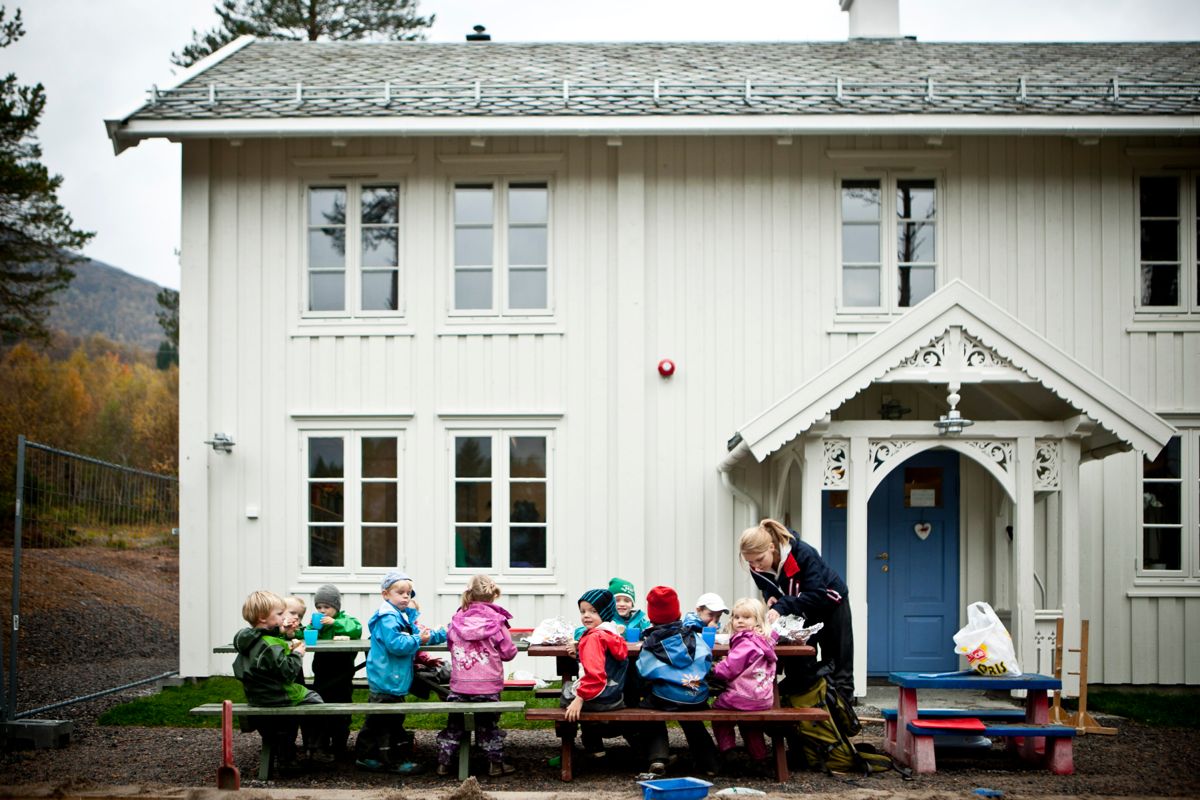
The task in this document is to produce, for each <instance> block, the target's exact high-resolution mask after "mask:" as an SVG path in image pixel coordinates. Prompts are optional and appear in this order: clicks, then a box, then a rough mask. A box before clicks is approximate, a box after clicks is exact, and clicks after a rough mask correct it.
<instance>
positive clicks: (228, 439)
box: [204, 433, 234, 453]
mask: <svg viewBox="0 0 1200 800" xmlns="http://www.w3.org/2000/svg"><path fill="white" fill-rule="evenodd" d="M204 443H205V444H207V445H210V446H211V447H212V449H213V450H214V451H215V452H217V453H232V452H233V445H234V441H233V437H232V436H230V435H228V434H225V433H214V434H213V437H212V438H211V439H205V440H204Z"/></svg>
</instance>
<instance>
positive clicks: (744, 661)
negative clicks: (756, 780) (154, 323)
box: [712, 597, 775, 764]
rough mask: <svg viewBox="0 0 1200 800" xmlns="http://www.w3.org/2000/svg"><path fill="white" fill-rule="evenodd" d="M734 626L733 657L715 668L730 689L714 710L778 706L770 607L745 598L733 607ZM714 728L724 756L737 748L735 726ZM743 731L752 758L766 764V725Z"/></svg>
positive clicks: (746, 727)
mask: <svg viewBox="0 0 1200 800" xmlns="http://www.w3.org/2000/svg"><path fill="white" fill-rule="evenodd" d="M730 623H731V625H732V627H733V637H732V638H731V639H730V640H729V655H728V656H726V657H725V659H724V660H722V661H719V662H717V665H716V666H715V667H713V674H714V675H715V676H717V677H718V678H721V679H722V680H724V681H725V682H726V686H727V688H726V689H725V691H724V692H723V693H722V694H721V695H720V696H719V697H718V698H717V699H716V702H714V703H713V708H731V709H735V710H738V711H759V710H762V709H766V708H770V707H771V706H773V705H774V703H775V643H774V642H773V641H772V639H771V637H770V636H769V635H768V634H767V606H766V604H765V603H763V601H761V600H756V599H754V598H748V597H743V598H742V599H740V600H738V601H737V602H736V603H734V604H733V614H732V615H731V619H730ZM712 728H713V733H714V734H715V735H716V737H717V749H718V750H720V751H721V756H722V757H724V756H725V755H726V754H727V753H728V752H729V751H730V750H732V749H733V745H734V735H733V723H732V722H714V723H713V726H712ZM741 728H742V739H743V740H745V742H746V749H747V750H748V751H750V757H751V758H752V759H754V760H755V761H756V762H758V763H760V764H765V763H766V758H767V741H766V739H765V738H764V737H763V729H762V726H761V725H753V724H742V725H741Z"/></svg>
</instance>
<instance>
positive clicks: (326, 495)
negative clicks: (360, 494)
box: [308, 483, 346, 522]
mask: <svg viewBox="0 0 1200 800" xmlns="http://www.w3.org/2000/svg"><path fill="white" fill-rule="evenodd" d="M344 492H345V487H344V486H343V485H342V484H340V483H309V484H308V521H309V522H345V519H346V518H345V514H344V513H343V511H344V509H345V494H344Z"/></svg>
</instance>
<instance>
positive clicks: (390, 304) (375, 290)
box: [362, 269, 400, 311]
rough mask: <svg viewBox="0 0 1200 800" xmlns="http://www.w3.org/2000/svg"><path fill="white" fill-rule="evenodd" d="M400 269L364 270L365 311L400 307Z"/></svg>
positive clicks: (363, 300)
mask: <svg viewBox="0 0 1200 800" xmlns="http://www.w3.org/2000/svg"><path fill="white" fill-rule="evenodd" d="M399 295H400V290H399V271H398V270H394V269H389V270H385V271H382V272H380V271H373V272H364V273H363V275H362V307H363V311H395V310H396V309H398V308H399V307H400V296H399Z"/></svg>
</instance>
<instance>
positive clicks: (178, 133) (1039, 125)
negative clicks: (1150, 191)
mask: <svg viewBox="0 0 1200 800" xmlns="http://www.w3.org/2000/svg"><path fill="white" fill-rule="evenodd" d="M230 47H232V45H230ZM105 124H106V126H107V127H108V131H109V137H110V138H111V139H112V141H113V147H114V148H115V149H116V151H117V152H118V153H119V152H121V150H123V149H125V148H127V147H132V146H134V145H136V144H137V143H138V142H139V141H141V140H142V139H153V138H165V139H172V140H177V139H213V138H216V139H223V138H237V139H244V138H281V137H310V136H338V137H354V136H420V137H428V136H472V135H475V136H484V135H487V136H535V135H536V136H621V135H626V136H702V135H706V136H737V135H758V136H788V135H806V134H825V135H844V134H853V135H861V134H862V133H863V132H864V131H866V130H869V131H870V132H871V133H873V134H878V135H914V136H916V135H919V136H941V135H946V134H961V135H1018V136H1024V135H1034V136H1075V137H1098V136H1118V135H1119V136H1138V135H1156V136H1185V135H1193V134H1196V133H1198V132H1200V115H1197V114H1180V115H1099V114H1092V115H1063V114H1054V115H1051V114H1044V115H1039V114H1019V115H1017V114H1014V115H986V114H809V115H800V114H796V115H765V114H764V115H756V116H746V115H742V116H732V115H696V116H668V115H658V116H628V117H601V116H544V117H537V116H511V117H499V116H486V117H485V116H474V117H469V116H456V117H403V116H395V117H336V116H332V117H288V118H271V119H183V120H137V119H135V120H129V118H128V116H126V117H123V118H118V119H114V120H108V121H106V122H105Z"/></svg>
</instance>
